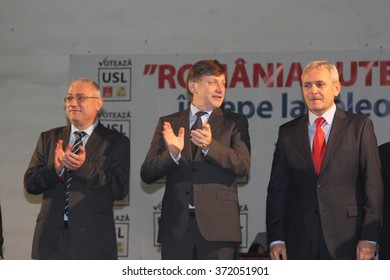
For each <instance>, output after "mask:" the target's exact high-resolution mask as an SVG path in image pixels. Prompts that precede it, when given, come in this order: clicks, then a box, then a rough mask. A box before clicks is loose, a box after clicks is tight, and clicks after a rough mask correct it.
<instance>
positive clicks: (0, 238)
mask: <svg viewBox="0 0 390 280" xmlns="http://www.w3.org/2000/svg"><path fill="white" fill-rule="evenodd" d="M3 243H4V238H3V220H2V218H1V207H0V259H3V258H4V256H3Z"/></svg>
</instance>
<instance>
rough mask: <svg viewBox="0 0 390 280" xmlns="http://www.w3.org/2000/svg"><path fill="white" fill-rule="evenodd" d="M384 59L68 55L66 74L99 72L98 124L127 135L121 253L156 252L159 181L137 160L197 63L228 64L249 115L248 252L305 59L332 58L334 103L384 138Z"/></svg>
mask: <svg viewBox="0 0 390 280" xmlns="http://www.w3.org/2000/svg"><path fill="white" fill-rule="evenodd" d="M389 58H390V52H389V51H384V50H378V51H332V52H278V53H272V52H271V53H222V54H221V53H220V54H211V53H209V54H138V55H131V54H129V55H73V56H71V57H70V80H73V79H76V78H78V77H88V78H90V79H93V80H95V81H96V82H97V83H98V84H99V85H100V89H101V92H102V95H103V97H104V112H103V114H102V116H101V121H102V123H103V124H104V125H106V126H107V127H110V128H112V129H115V130H118V131H120V132H121V133H123V134H124V135H126V136H128V137H129V138H130V141H131V172H130V173H131V178H130V193H129V196H128V197H127V198H126V199H124V200H122V201H118V202H117V203H116V206H115V220H116V226H117V238H118V250H119V256H120V258H122V259H159V258H160V244H158V243H157V241H156V240H157V230H158V221H159V216H160V211H161V200H162V196H163V192H164V187H165V185H164V183H163V182H160V183H156V184H154V185H146V184H144V183H143V182H142V181H141V179H140V175H139V173H140V167H141V165H142V162H143V160H144V158H145V155H146V153H147V151H148V149H149V145H150V141H151V139H152V135H153V132H154V130H155V127H156V124H157V120H158V118H159V117H160V116H162V115H168V114H171V113H174V112H176V111H181V110H184V109H186V108H187V107H188V105H189V103H190V102H191V98H190V97H189V96H188V94H187V93H186V89H185V80H186V77H187V73H188V70H189V68H190V67H191V65H192V64H193V63H195V62H196V61H198V60H201V59H218V60H219V61H220V62H221V63H223V64H226V66H227V69H228V81H227V91H226V98H225V101H224V104H223V107H224V108H226V109H229V110H231V111H234V112H237V113H240V114H244V115H245V116H247V117H248V119H249V132H250V137H251V145H252V154H251V159H252V161H251V172H250V175H249V177H248V178H245V179H243V180H242V181H241V184H240V187H239V197H240V212H241V227H242V236H243V240H242V244H241V251H242V252H246V251H247V250H248V248H249V246H250V245H251V243H252V242H253V240H254V239H255V237H256V235H257V234H258V233H264V232H265V231H266V228H265V203H266V190H267V185H268V180H269V175H270V171H271V163H272V157H273V151H274V145H275V142H276V139H277V132H278V128H279V126H280V125H281V124H283V123H285V122H287V121H289V120H291V119H293V118H296V117H298V116H300V115H302V114H304V113H305V109H306V108H305V104H304V102H303V99H302V95H301V86H300V77H301V73H302V70H303V69H304V67H305V66H306V64H307V63H308V62H309V61H312V60H330V61H332V62H333V63H335V64H336V65H337V68H338V69H339V72H340V81H341V85H342V88H341V93H340V96H339V99H338V101H337V104H338V106H340V107H341V108H343V109H344V110H347V111H350V112H354V113H358V114H362V115H365V116H368V117H370V118H371V119H372V120H373V122H374V126H375V131H376V135H377V139H378V144H382V143H384V142H388V141H390V135H389V132H388V131H389V129H388V128H389V125H388V123H389V120H388V116H389V114H390V101H389V95H390V93H389V90H390V60H389ZM263 246H265V247H266V246H267V244H263Z"/></svg>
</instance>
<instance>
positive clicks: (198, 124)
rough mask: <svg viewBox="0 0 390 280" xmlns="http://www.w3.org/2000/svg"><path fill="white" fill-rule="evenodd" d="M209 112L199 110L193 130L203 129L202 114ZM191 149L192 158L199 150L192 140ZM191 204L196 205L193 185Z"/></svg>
mask: <svg viewBox="0 0 390 280" xmlns="http://www.w3.org/2000/svg"><path fill="white" fill-rule="evenodd" d="M205 114H207V113H206V112H202V111H199V112H197V113H196V114H195V115H196V121H195V123H194V124H193V125H192V126H191V130H196V129H201V128H202V126H203V122H202V118H201V117H202V116H203V115H205ZM191 149H192V158H193V159H194V158H195V155H196V152H197V150H198V146H196V145H195V144H194V143H192V142H191ZM190 205H191V206H194V205H195V203H194V187H193V186H192V188H191V193H190Z"/></svg>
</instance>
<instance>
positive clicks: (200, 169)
mask: <svg viewBox="0 0 390 280" xmlns="http://www.w3.org/2000/svg"><path fill="white" fill-rule="evenodd" d="M189 113H190V111H189V109H187V110H185V111H182V112H178V113H174V114H171V115H169V116H164V117H161V118H160V119H159V121H158V124H157V127H156V130H155V133H154V136H153V139H152V142H151V145H150V149H149V151H148V153H147V155H146V158H145V161H144V163H143V164H142V167H141V178H142V180H143V181H144V182H145V183H147V184H152V183H154V182H155V181H157V180H159V179H161V178H163V177H164V176H165V177H166V186H165V193H164V197H163V200H162V213H161V220H160V225H159V234H158V241H159V242H169V241H176V240H180V239H182V238H183V237H184V234H185V232H186V230H187V224H188V204H189V198H190V193H191V188H192V186H193V190H194V201H195V207H196V221H197V223H198V227H199V229H200V232H201V233H202V235H203V236H204V237H205V238H206V239H207V240H210V241H241V230H240V219H239V202H238V194H237V180H236V178H237V176H246V175H247V174H248V172H249V168H250V140H249V133H248V121H247V119H246V118H245V117H244V116H242V115H239V114H236V113H233V112H228V111H225V110H222V109H220V108H218V109H215V110H213V112H212V114H211V116H210V118H209V121H208V123H209V124H210V126H211V132H212V141H211V145H210V149H209V151H208V153H207V155H206V156H204V155H203V154H201V153H200V152H199V153H197V155H196V157H195V159H194V160H193V159H192V152H191V141H190V136H189V135H190V133H189ZM164 122H170V123H171V126H172V129H173V131H174V132H175V134H176V135H177V133H178V131H179V128H180V127H184V128H185V139H184V141H185V144H184V149H183V151H182V152H181V159H180V161H179V164H176V163H175V161H174V160H173V159H172V158H171V156H170V153H169V150H168V149H167V148H166V147H165V143H164V139H163V137H162V126H163V123H164Z"/></svg>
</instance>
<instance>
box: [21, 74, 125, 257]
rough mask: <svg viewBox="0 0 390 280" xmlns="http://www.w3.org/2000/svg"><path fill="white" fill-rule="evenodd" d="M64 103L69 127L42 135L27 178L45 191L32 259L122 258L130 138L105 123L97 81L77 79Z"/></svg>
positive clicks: (35, 189) (30, 187)
mask: <svg viewBox="0 0 390 280" xmlns="http://www.w3.org/2000/svg"><path fill="white" fill-rule="evenodd" d="M64 101H65V109H66V115H67V117H68V119H69V121H70V125H67V126H63V127H58V128H53V129H50V130H48V131H46V132H42V133H41V135H40V137H39V140H38V143H37V146H36V148H35V151H34V154H33V156H32V158H31V161H30V164H29V166H28V169H27V171H26V173H25V176H24V186H25V189H26V190H27V192H28V193H30V194H36V195H39V194H43V198H42V205H41V209H40V212H39V214H38V218H37V221H36V227H35V233H34V238H33V247H32V258H33V259H117V258H118V256H117V244H116V233H115V222H114V217H113V204H114V201H115V200H119V199H122V198H124V197H125V196H126V195H127V193H128V191H129V173H130V140H129V138H127V137H126V136H124V135H122V134H121V133H119V132H117V131H114V130H111V129H108V128H106V127H104V126H103V125H102V124H101V123H100V121H99V119H98V113H99V111H100V110H101V109H102V106H103V99H102V97H101V95H100V90H99V86H98V85H97V84H96V83H95V82H93V81H91V80H89V79H85V78H80V79H77V80H75V81H73V82H72V83H71V85H70V87H69V90H68V93H67V95H66V96H65V98H64ZM78 134H80V136H82V139H81V146H80V147H79V150H78V151H74V150H73V149H72V148H73V146H78V145H77V144H76V143H80V141H77V139H78V138H77V137H76V135H78ZM67 182H71V184H70V186H69V185H68V184H67ZM68 186H69V188H68Z"/></svg>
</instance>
